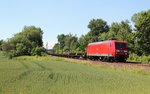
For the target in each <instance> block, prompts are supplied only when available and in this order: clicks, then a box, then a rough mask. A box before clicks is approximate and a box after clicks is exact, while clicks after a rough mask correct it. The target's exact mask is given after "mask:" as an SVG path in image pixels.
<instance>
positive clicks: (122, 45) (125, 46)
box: [115, 43, 127, 49]
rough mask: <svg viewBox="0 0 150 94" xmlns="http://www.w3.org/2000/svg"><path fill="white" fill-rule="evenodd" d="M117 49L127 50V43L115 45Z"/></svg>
mask: <svg viewBox="0 0 150 94" xmlns="http://www.w3.org/2000/svg"><path fill="white" fill-rule="evenodd" d="M115 47H116V48H117V49H119V48H127V44H126V43H115Z"/></svg>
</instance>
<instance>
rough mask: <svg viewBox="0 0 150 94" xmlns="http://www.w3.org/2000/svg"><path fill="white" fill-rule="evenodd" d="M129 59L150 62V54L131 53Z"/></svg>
mask: <svg viewBox="0 0 150 94" xmlns="http://www.w3.org/2000/svg"><path fill="white" fill-rule="evenodd" d="M128 61H134V62H142V63H150V55H149V56H145V55H143V56H138V55H137V54H133V53H130V54H129V58H128Z"/></svg>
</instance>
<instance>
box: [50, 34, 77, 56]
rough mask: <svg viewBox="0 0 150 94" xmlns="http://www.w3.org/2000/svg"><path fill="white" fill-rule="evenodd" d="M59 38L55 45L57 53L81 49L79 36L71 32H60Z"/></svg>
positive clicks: (54, 48)
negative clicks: (65, 33)
mask: <svg viewBox="0 0 150 94" xmlns="http://www.w3.org/2000/svg"><path fill="white" fill-rule="evenodd" d="M57 39H58V43H56V44H55V46H54V47H53V50H54V52H55V53H63V52H78V51H79V43H78V37H76V35H72V34H71V33H69V34H67V35H64V34H60V35H58V36H57Z"/></svg>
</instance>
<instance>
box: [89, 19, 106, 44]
mask: <svg viewBox="0 0 150 94" xmlns="http://www.w3.org/2000/svg"><path fill="white" fill-rule="evenodd" d="M88 28H89V29H90V32H89V33H88V34H87V36H91V40H92V42H96V41H99V40H100V39H99V36H100V35H101V34H102V33H104V32H108V31H109V26H108V25H107V22H106V21H104V20H102V19H92V20H91V21H90V22H89V25H88Z"/></svg>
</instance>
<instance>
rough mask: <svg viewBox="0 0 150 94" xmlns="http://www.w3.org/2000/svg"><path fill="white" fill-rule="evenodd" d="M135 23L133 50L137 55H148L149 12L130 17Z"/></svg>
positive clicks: (149, 51) (149, 49) (149, 40)
mask: <svg viewBox="0 0 150 94" xmlns="http://www.w3.org/2000/svg"><path fill="white" fill-rule="evenodd" d="M132 20H133V22H134V23H135V27H136V34H135V42H134V44H135V49H139V50H137V52H136V53H137V54H138V55H142V54H143V55H149V54H150V10H148V11H142V12H140V13H136V14H134V15H133V16H132Z"/></svg>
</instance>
